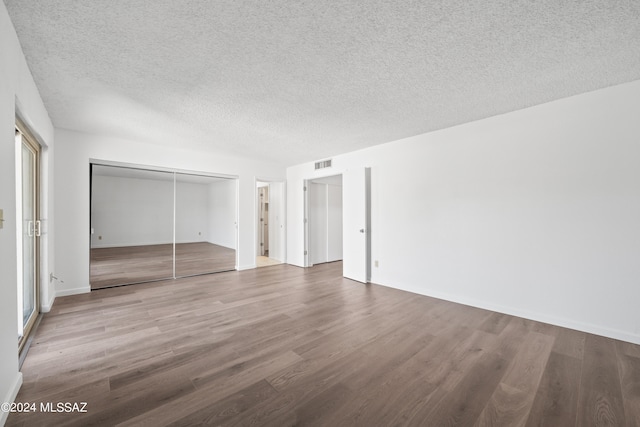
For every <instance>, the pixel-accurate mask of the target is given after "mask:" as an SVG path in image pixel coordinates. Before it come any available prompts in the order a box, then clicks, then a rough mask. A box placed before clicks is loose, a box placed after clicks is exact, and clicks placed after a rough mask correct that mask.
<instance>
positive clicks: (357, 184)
mask: <svg viewBox="0 0 640 427" xmlns="http://www.w3.org/2000/svg"><path fill="white" fill-rule="evenodd" d="M342 180H343V181H342V207H343V210H342V212H343V267H342V268H343V275H344V277H346V278H348V279H353V280H357V281H358V282H362V283H367V281H368V280H369V255H368V254H369V221H368V218H369V212H368V203H369V178H368V170H367V169H366V168H357V169H350V170H348V171H345V172H344V174H343V176H342Z"/></svg>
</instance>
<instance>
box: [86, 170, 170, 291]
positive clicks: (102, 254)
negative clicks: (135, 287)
mask: <svg viewBox="0 0 640 427" xmlns="http://www.w3.org/2000/svg"><path fill="white" fill-rule="evenodd" d="M173 180H174V174H173V172H159V171H150V170H143V169H134V168H124V167H114V166H103V165H92V175H91V273H90V283H91V289H99V288H105V287H110V286H117V285H125V284H131V283H139V282H146V281H152V280H160V279H168V278H173V277H174V274H173V273H174V271H173V186H174V183H173Z"/></svg>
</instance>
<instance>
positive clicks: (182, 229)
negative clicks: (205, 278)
mask: <svg viewBox="0 0 640 427" xmlns="http://www.w3.org/2000/svg"><path fill="white" fill-rule="evenodd" d="M175 209H176V220H175V234H176V235H175V238H176V277H186V276H195V275H199V274H206V273H214V272H219V271H228V270H234V269H235V266H236V227H235V221H236V182H235V180H233V179H226V178H217V177H210V176H200V175H189V174H183V173H176V207H175Z"/></svg>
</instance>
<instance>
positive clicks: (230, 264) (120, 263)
mask: <svg viewBox="0 0 640 427" xmlns="http://www.w3.org/2000/svg"><path fill="white" fill-rule="evenodd" d="M235 265H236V251H235V250H233V249H229V248H225V247H224V246H219V245H214V244H212V243H208V242H195V243H178V244H176V276H177V277H186V276H193V275H196V274H206V273H214V272H218V271H228V270H233V269H234V268H235ZM90 274H91V277H90V282H91V289H101V288H107V287H111V286H118V285H127V284H132V283H141V282H148V281H151V280H161V279H169V278H172V277H173V245H172V244H166V245H147V246H126V247H117V248H93V249H91V273H90Z"/></svg>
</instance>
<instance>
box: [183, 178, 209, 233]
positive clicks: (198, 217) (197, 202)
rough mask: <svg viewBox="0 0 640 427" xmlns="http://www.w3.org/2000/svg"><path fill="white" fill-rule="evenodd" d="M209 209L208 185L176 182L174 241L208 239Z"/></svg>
mask: <svg viewBox="0 0 640 427" xmlns="http://www.w3.org/2000/svg"><path fill="white" fill-rule="evenodd" d="M210 209H211V203H210V200H209V185H207V184H196V183H190V182H180V181H178V182H176V243H192V242H207V241H209V240H210V238H209V231H210V230H209V227H210V225H211V224H210V221H209V218H211V217H212V216H213V212H212V211H211V210H210Z"/></svg>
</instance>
